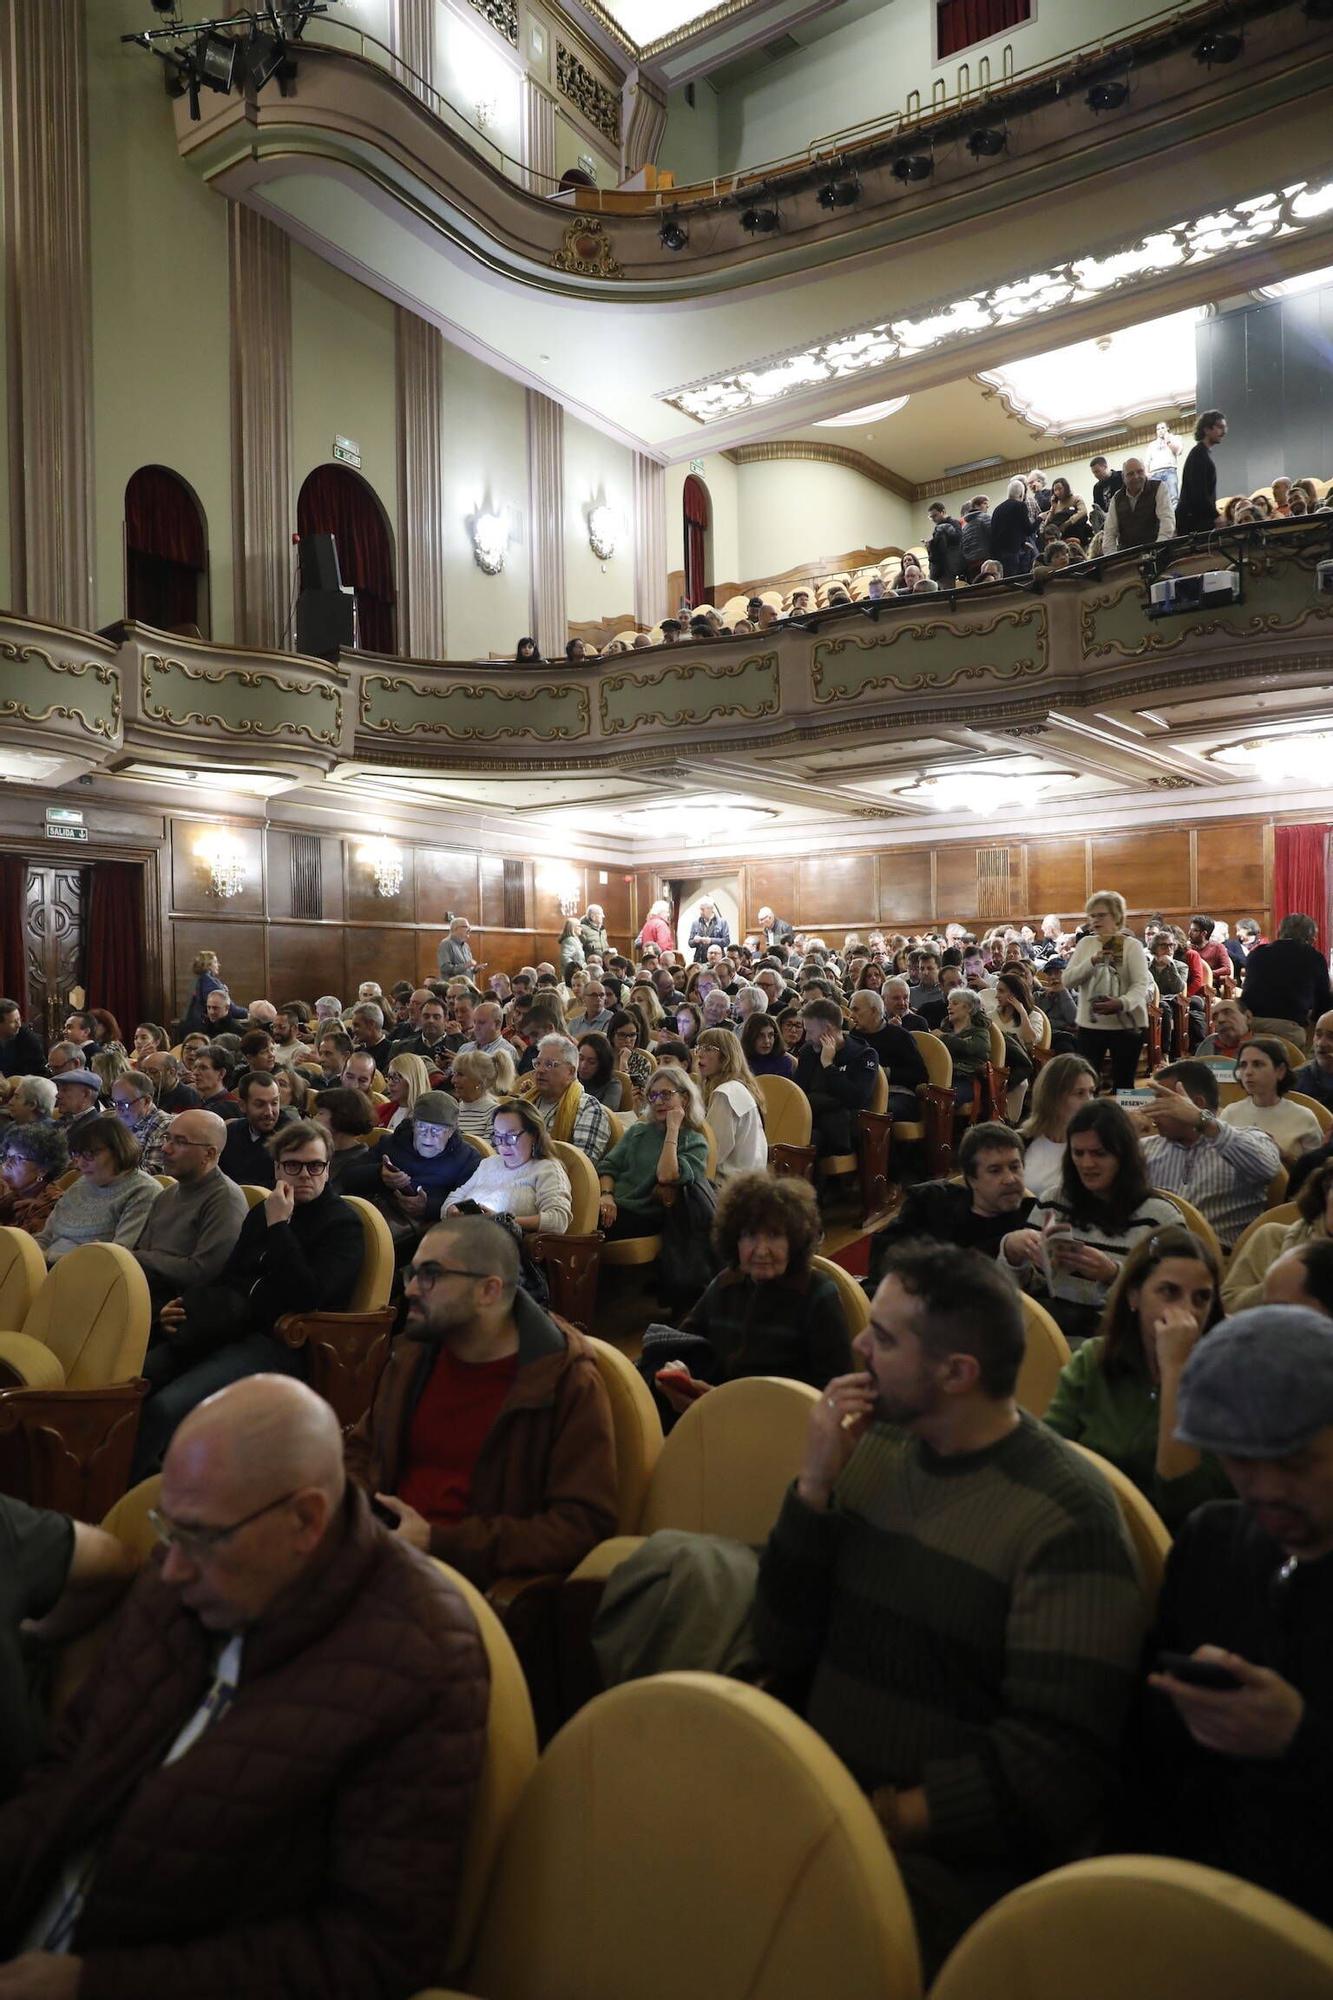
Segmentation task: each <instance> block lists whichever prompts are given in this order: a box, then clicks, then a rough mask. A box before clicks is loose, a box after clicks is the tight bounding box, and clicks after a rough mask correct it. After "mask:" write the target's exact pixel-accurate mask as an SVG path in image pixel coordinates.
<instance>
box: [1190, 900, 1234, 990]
mask: <svg viewBox="0 0 1333 2000" xmlns="http://www.w3.org/2000/svg"><path fill="white" fill-rule="evenodd" d="M1216 928H1217V926H1216V924H1215V923H1214V922H1213V919H1212V918H1211V917H1191V918H1190V943H1191V944H1192V945H1193V947H1194V949H1195V951H1197V952H1198V954H1199V957H1200V958H1201V959H1202V960H1203V962H1204V964H1205V965H1207V966H1210V967H1211V968H1212V974H1213V984H1214V986H1217V985H1218V984H1219V982H1220V981H1222V980H1223V979H1225V980H1227V981H1228V982H1229V981H1231V980H1232V979H1234V978H1235V976H1236V975H1235V967H1234V966H1233V965H1232V963H1231V954H1230V953H1229V952H1228V950H1227V948H1226V946H1225V945H1224V944H1222V943H1221V942H1220V941H1219V942H1218V943H1217V944H1214V943H1213V942H1212V937H1213V932H1214V931H1215V930H1216Z"/></svg>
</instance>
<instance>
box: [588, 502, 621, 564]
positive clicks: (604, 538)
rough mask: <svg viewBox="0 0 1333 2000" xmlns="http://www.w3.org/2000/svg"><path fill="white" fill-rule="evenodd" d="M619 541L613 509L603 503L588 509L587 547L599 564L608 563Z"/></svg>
mask: <svg viewBox="0 0 1333 2000" xmlns="http://www.w3.org/2000/svg"><path fill="white" fill-rule="evenodd" d="M619 540H620V520H619V516H618V515H617V514H616V512H615V509H614V508H612V507H608V506H606V505H605V504H604V503H603V504H602V505H600V506H597V507H590V508H589V509H588V546H589V547H590V548H591V550H592V552H593V554H594V555H595V556H596V557H597V559H598V561H599V562H608V561H609V560H610V558H611V557H612V556H613V555H614V554H615V552H616V543H617V542H618V541H619Z"/></svg>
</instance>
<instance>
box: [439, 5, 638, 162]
mask: <svg viewBox="0 0 1333 2000" xmlns="http://www.w3.org/2000/svg"><path fill="white" fill-rule="evenodd" d="M473 5H474V6H475V5H476V0H473ZM555 81H556V88H557V89H558V90H559V92H560V95H561V96H562V97H567V98H568V99H569V101H570V103H571V104H572V105H574V106H575V108H576V109H577V110H579V111H581V112H582V113H583V115H584V117H585V118H586V119H587V121H588V123H589V124H590V125H591V126H593V127H594V129H595V130H596V131H598V132H600V133H601V135H602V137H603V138H604V139H609V140H610V141H611V144H612V145H613V146H615V147H616V148H617V149H619V146H620V99H619V97H618V96H617V94H616V92H615V91H614V90H612V89H610V88H609V87H608V86H607V85H606V84H604V83H603V82H602V79H601V78H600V77H599V76H594V75H593V73H592V71H591V70H590V69H589V68H588V67H587V65H586V64H585V63H581V62H580V61H579V59H578V57H577V56H576V55H575V53H574V51H573V49H567V48H566V47H565V45H564V43H563V42H562V41H557V42H556V45H555Z"/></svg>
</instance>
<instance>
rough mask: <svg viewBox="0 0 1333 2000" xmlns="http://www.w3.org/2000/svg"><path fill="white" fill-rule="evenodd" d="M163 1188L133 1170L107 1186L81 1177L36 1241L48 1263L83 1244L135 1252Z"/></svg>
mask: <svg viewBox="0 0 1333 2000" xmlns="http://www.w3.org/2000/svg"><path fill="white" fill-rule="evenodd" d="M161 1192H162V1189H161V1187H160V1186H159V1185H158V1183H157V1182H156V1181H155V1180H154V1179H153V1177H152V1175H151V1174H145V1173H141V1172H140V1171H139V1169H138V1168H137V1167H130V1168H128V1169H127V1170H126V1172H124V1173H123V1174H117V1175H116V1178H115V1179H114V1180H113V1181H111V1182H110V1183H109V1184H108V1185H107V1186H106V1187H96V1186H94V1184H93V1182H92V1181H90V1180H84V1179H83V1178H82V1177H81V1178H80V1179H78V1180H77V1181H75V1182H74V1183H73V1184H72V1186H70V1187H67V1188H66V1189H65V1192H64V1193H63V1194H62V1195H61V1197H60V1199H59V1201H58V1202H57V1203H56V1205H55V1207H54V1208H53V1209H52V1211H51V1220H50V1221H49V1222H48V1223H47V1225H46V1227H45V1229H43V1230H42V1231H41V1232H40V1233H39V1235H38V1236H37V1238H36V1241H37V1243H38V1244H39V1245H40V1247H41V1249H42V1250H43V1252H44V1253H45V1256H46V1261H47V1263H48V1264H54V1263H55V1261H56V1259H57V1257H63V1256H64V1255H65V1253H66V1251H68V1250H77V1249H78V1247H79V1245H80V1244H81V1243H119V1244H122V1245H123V1246H124V1248H125V1249H126V1250H132V1249H133V1248H134V1246H135V1244H136V1243H137V1242H138V1240H139V1233H140V1231H141V1230H142V1228H143V1226H144V1224H145V1222H146V1221H147V1220H148V1211H149V1209H150V1208H151V1207H152V1206H153V1203H154V1202H155V1201H156V1200H157V1198H158V1196H159V1195H160V1194H161Z"/></svg>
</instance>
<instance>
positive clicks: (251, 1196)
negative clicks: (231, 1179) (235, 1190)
mask: <svg viewBox="0 0 1333 2000" xmlns="http://www.w3.org/2000/svg"><path fill="white" fill-rule="evenodd" d="M272 1192H273V1190H272V1188H266V1187H256V1186H255V1184H254V1182H253V1181H242V1182H241V1193H242V1194H243V1195H244V1196H245V1205H246V1207H247V1208H258V1206H259V1204H260V1202H261V1201H267V1200H268V1198H269V1196H270V1195H271V1194H272Z"/></svg>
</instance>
